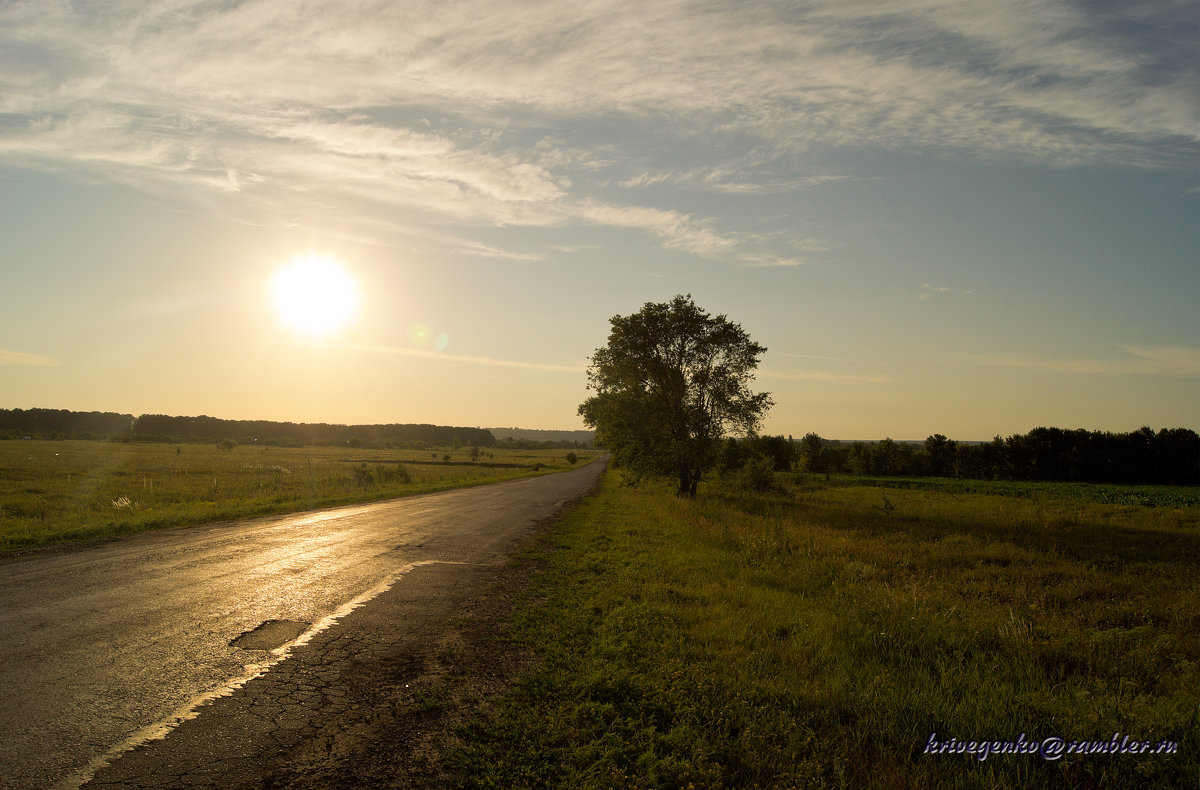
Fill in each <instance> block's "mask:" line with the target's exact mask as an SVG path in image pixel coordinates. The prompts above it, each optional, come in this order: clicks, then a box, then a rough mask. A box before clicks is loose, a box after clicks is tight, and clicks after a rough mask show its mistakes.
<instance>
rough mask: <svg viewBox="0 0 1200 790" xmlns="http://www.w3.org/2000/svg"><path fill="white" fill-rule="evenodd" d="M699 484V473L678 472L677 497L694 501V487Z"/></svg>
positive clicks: (687, 470)
mask: <svg viewBox="0 0 1200 790" xmlns="http://www.w3.org/2000/svg"><path fill="white" fill-rule="evenodd" d="M699 484H700V473H699V472H696V471H694V470H691V469H681V470H679V491H678V492H677V493H676V494H675V496H677V497H681V498H685V497H686V498H688V499H695V498H696V486H698V485H699Z"/></svg>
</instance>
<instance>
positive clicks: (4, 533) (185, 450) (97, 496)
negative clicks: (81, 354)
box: [0, 440, 599, 551]
mask: <svg viewBox="0 0 1200 790" xmlns="http://www.w3.org/2000/svg"><path fill="white" fill-rule="evenodd" d="M567 452H568V451H567V450H515V449H499V448H480V453H481V454H480V456H479V458H478V460H472V458H471V448H469V447H464V448H460V449H450V448H430V449H428V450H371V449H366V448H362V449H355V448H343V447H302V448H282V447H259V446H255V445H243V446H238V447H234V448H232V449H220V448H218V447H217V446H216V445H207V444H175V445H172V444H136V443H129V444H124V443H115V442H92V441H25V440H7V441H0V551H3V550H13V549H20V548H26V547H31V546H41V545H47V544H51V543H62V542H69V541H78V540H89V539H94V538H102V537H106V536H111V535H121V534H128V533H133V532H141V531H144V530H148V529H158V528H164V527H174V526H180V525H185V524H197V523H204V522H208V521H220V520H226V519H232V518H239V517H243V516H253V515H262V514H267V513H284V512H290V511H296V510H303V509H307V508H314V507H323V506H327V505H338V504H345V503H349V502H362V501H368V500H374V499H384V498H388V497H396V496H405V495H408V494H418V493H424V492H429V491H437V490H441V489H445V488H457V487H461V486H470V485H478V484H482V483H490V482H495V481H499V480H507V479H510V478H515V477H526V476H529V475H534V474H542V473H545V472H553V471H562V470H565V469H568V468H571V465H570V464H569V463H567V460H566V456H567ZM574 452H575V454H576V455H577V456H578V458H579V460H578V462H577V463H576V464H575V466H579V465H581V464H583V463H586V462H587V461H588V460H591V459H592V458H595V457H597V456H598V455H599V453H597V452H595V451H588V450H576V451H574ZM446 456H449V458H448V459H447V458H446ZM535 467H536V468H535Z"/></svg>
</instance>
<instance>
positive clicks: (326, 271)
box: [271, 256, 359, 338]
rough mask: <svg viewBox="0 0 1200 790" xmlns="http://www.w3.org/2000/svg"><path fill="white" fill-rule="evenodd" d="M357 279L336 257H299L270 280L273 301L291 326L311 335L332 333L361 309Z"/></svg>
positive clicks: (318, 335)
mask: <svg viewBox="0 0 1200 790" xmlns="http://www.w3.org/2000/svg"><path fill="white" fill-rule="evenodd" d="M358 303H359V293H358V286H357V284H356V283H355V282H354V279H353V278H352V277H351V276H350V274H349V273H348V272H347V271H346V269H345V268H344V267H342V266H341V265H340V264H338V263H337V262H335V261H331V260H329V259H327V258H321V257H317V256H309V257H306V258H297V259H295V260H293V261H292V262H291V263H289V264H288V265H287V266H285V267H284V268H282V269H280V270H279V271H278V272H276V273H275V277H274V279H272V280H271V304H272V305H273V306H274V308H275V312H276V314H278V316H279V319H280V320H281V321H282V322H283V323H284V324H286V325H287V327H288V328H289V329H292V330H293V331H295V332H298V333H300V334H302V335H307V336H309V337H312V338H321V337H326V336H328V335H332V334H333V333H334V332H337V331H338V330H339V329H341V328H342V327H343V326H345V325H346V324H347V323H348V322H349V321H350V319H351V318H353V317H354V314H355V313H356V312H357V310H358Z"/></svg>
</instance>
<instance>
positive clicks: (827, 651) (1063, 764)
mask: <svg viewBox="0 0 1200 790" xmlns="http://www.w3.org/2000/svg"><path fill="white" fill-rule="evenodd" d="M614 478H615V475H612V474H610V475H609V476H608V477H607V479H606V480H605V482H604V484H603V488H602V490H601V492H600V493H599V494H598V495H597V496H596V497H593V498H591V499H589V500H586V501H585V502H584V503H583V504H582V505H581V506H579V507H578V508H577V509H576V510H574V511H573V512H571V513H570V514H568V515H567V516H566V517H565V518H564V519H563V521H562V522H561V523H560V524H559V525H558V526H557V527H556V529H555V531H554V532H553V533H552V534H551V535H550V537H549V538H548V539H547V541H546V542H545V543H543V544H542V546H541V548H540V549H539V550H538V551H539V554H540V556H539V559H538V561H539V562H540V563H542V564H543V570H542V571H541V572H540V573H539V574H537V575H536V576H535V578H534V581H533V583H532V585H531V586H530V588H529V589H528V590H527V592H526V596H527V598H526V603H525V605H524V606H523V607H522V608H521V610H520V612H519V614H518V615H517V618H516V620H515V624H514V629H515V633H516V635H517V638H518V639H519V640H521V641H522V642H523V643H525V644H527V645H528V646H530V647H531V648H532V649H533V650H534V651H535V652H536V654H537V655H539V656H540V661H539V663H538V664H537V665H536V667H535V668H534V669H533V670H531V671H530V672H528V673H527V674H526V675H525V676H524V677H523V679H522V680H521V682H520V683H519V684H518V685H517V686H516V688H515V689H514V690H513V691H512V692H511V693H510V695H509V696H507V697H506V698H505V699H503V700H502V701H501V702H500V703H498V704H497V706H496V707H495V708H494V709H493V710H492V712H491V713H489V714H488V715H487V716H485V717H483V718H480V719H478V720H476V721H475V723H473V724H472V725H470V726H469V727H467V728H466V729H464V730H463V731H462V733H461V738H460V744H459V746H458V747H456V748H455V750H454V751H453V752H452V753H451V754H449V755H446V757H445V762H444V764H445V766H446V767H447V768H448V769H450V770H451V771H452V772H453V775H454V776H455V777H456V781H457V784H458V786H460V787H473V788H474V787H497V788H499V787H594V788H608V787H664V788H665V787H696V788H716V787H866V788H871V787H877V788H885V787H886V788H907V787H951V788H953V787H961V788H967V787H1015V786H1022V787H1077V788H1110V787H1111V788H1126V787H1151V786H1153V787H1195V786H1197V784H1198V780H1200V768H1198V767H1197V765H1198V758H1200V670H1198V666H1200V636H1198V635H1200V589H1198V585H1197V584H1196V582H1197V579H1198V578H1200V574H1198V571H1200V531H1198V527H1197V521H1198V520H1197V511H1196V509H1194V508H1161V507H1160V508H1136V507H1130V506H1117V505H1105V504H1095V503H1079V502H1072V501H1063V502H1058V501H1056V502H1033V501H1028V500H1024V499H1019V498H1013V497H1004V496H992V495H979V494H964V493H954V492H950V493H947V492H937V491H920V490H918V491H907V490H888V491H886V492H883V491H881V490H880V489H877V488H868V487H852V486H845V485H838V486H832V487H826V486H822V485H812V484H808V485H807V486H800V487H796V486H789V487H788V489H787V490H786V491H781V492H777V493H772V494H765V495H750V494H744V493H740V492H737V491H734V490H731V489H726V488H721V487H720V486H713V487H711V488H709V489H708V490H702V491H701V496H700V497H699V498H698V499H697V500H696V501H693V502H689V501H683V500H678V499H676V498H674V497H673V496H671V495H670V494H669V493H668V492H667V491H666V490H665V489H657V488H641V489H636V490H635V489H629V488H627V487H624V486H621V485H619V484H618V483H617V481H616V479H614ZM935 733H936V738H937V739H938V740H939V742H945V741H948V740H950V739H951V738H957V739H959V740H963V741H972V740H983V739H987V740H1015V739H1017V738H1018V737H1019V736H1020V735H1021V734H1022V733H1024V734H1025V737H1026V739H1027V742H1034V743H1040V742H1041V741H1042V739H1046V738H1051V737H1060V738H1063V739H1066V741H1068V742H1070V741H1072V740H1084V739H1089V740H1091V739H1094V740H1098V741H1106V742H1107V741H1110V739H1111V738H1112V736H1113V734H1114V733H1120V734H1121V736H1122V737H1124V736H1129V737H1130V739H1131V740H1133V739H1137V740H1149V741H1152V742H1153V744H1155V745H1157V743H1158V742H1159V741H1160V740H1164V739H1165V740H1170V741H1175V742H1177V743H1178V747H1177V751H1176V752H1175V753H1174V754H1141V755H1131V754H1091V755H1086V756H1085V755H1078V754H1067V755H1065V756H1062V757H1061V759H1059V760H1047V759H1043V758H1042V757H1041V756H1038V755H1036V754H1032V755H1026V754H1020V755H1016V754H1002V755H996V754H993V755H990V756H988V757H987V758H986V759H982V760H981V759H979V758H978V756H972V755H969V754H926V753H925V752H926V750H927V749H928V748H929V745H930V738H931V736H934V734H935ZM1048 748H1053V746H1051V747H1048Z"/></svg>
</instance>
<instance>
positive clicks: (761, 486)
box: [738, 455, 775, 491]
mask: <svg viewBox="0 0 1200 790" xmlns="http://www.w3.org/2000/svg"><path fill="white" fill-rule="evenodd" d="M738 481H739V482H740V483H741V485H742V487H743V488H745V489H747V490H749V491H770V490H771V489H773V488H775V459H773V458H771V457H770V456H768V455H756V456H753V457H752V458H751V459H750V460H748V461H746V463H745V465H744V466H743V467H742V471H741V474H740V475H739V476H738Z"/></svg>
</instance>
